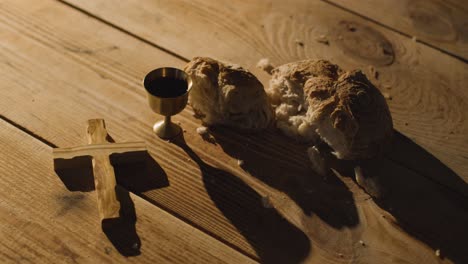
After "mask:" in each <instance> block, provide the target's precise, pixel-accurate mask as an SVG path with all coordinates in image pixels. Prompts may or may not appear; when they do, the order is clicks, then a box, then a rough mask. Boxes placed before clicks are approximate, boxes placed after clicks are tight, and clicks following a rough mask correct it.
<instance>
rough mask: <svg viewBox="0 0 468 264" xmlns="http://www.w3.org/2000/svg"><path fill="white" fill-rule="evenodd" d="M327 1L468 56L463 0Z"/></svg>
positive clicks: (467, 35)
mask: <svg viewBox="0 0 468 264" xmlns="http://www.w3.org/2000/svg"><path fill="white" fill-rule="evenodd" d="M327 1H329V2H331V3H335V4H338V5H339V6H341V7H344V8H346V9H348V10H351V11H353V12H356V13H358V14H360V15H362V16H365V17H368V18H370V19H373V20H374V21H377V22H379V23H382V24H384V25H386V26H389V27H391V28H393V29H395V30H396V31H399V32H402V33H403V34H406V35H409V36H410V37H415V38H416V39H418V40H420V41H424V42H426V43H428V44H430V45H432V46H434V47H436V48H441V49H442V50H444V51H448V52H449V53H453V54H454V55H457V56H459V57H461V58H462V59H464V60H468V34H467V33H468V32H467V26H468V24H467V22H466V17H467V16H468V9H467V6H466V2H465V1H457V0H445V1H442V0H398V1H391V2H389V1H383V0H365V1H346V0H327Z"/></svg>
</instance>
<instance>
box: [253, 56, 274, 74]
mask: <svg viewBox="0 0 468 264" xmlns="http://www.w3.org/2000/svg"><path fill="white" fill-rule="evenodd" d="M257 68H259V69H262V70H264V71H266V72H267V73H269V74H271V71H272V70H273V68H275V67H274V66H273V64H271V62H270V60H269V59H268V58H263V59H260V60H259V61H258V62H257Z"/></svg>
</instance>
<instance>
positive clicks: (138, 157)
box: [54, 140, 169, 257]
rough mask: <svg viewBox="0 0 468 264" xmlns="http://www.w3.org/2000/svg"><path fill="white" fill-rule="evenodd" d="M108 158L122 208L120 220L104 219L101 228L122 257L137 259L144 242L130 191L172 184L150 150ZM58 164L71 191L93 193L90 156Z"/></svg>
mask: <svg viewBox="0 0 468 264" xmlns="http://www.w3.org/2000/svg"><path fill="white" fill-rule="evenodd" d="M109 141H110V142H113V141H112V140H109ZM109 159H110V161H111V164H112V166H113V167H114V172H115V177H116V181H117V186H116V189H115V191H116V195H117V199H118V201H119V202H120V206H121V208H120V212H119V217H118V218H115V219H105V220H103V221H102V223H101V227H102V230H103V232H104V233H105V235H106V236H107V238H108V239H109V241H110V242H111V243H112V244H113V245H114V247H115V248H116V249H117V251H118V252H119V253H120V254H122V255H123V256H126V257H129V256H137V255H139V254H140V247H141V241H140V238H139V236H138V234H137V231H136V226H135V225H136V221H137V217H136V214H135V206H134V204H133V201H132V200H131V198H130V194H129V191H131V192H133V193H135V194H140V193H142V192H145V191H149V190H153V189H157V188H163V187H166V186H169V181H168V179H167V175H166V173H165V172H164V170H163V169H162V168H161V166H159V164H158V163H157V162H156V161H155V160H154V159H153V158H152V157H151V155H150V154H149V153H148V152H147V151H138V152H128V153H122V154H112V155H110V157H109ZM54 162H56V161H54ZM59 163H60V167H58V166H56V170H55V172H56V174H57V175H58V176H59V178H60V179H61V180H62V182H63V183H64V185H65V187H66V188H67V189H68V190H69V191H81V192H89V191H92V190H94V188H95V186H94V176H93V167H92V157H91V156H81V157H76V158H73V159H70V160H67V162H66V163H64V162H63V161H61V162H59ZM64 164H65V165H64Z"/></svg>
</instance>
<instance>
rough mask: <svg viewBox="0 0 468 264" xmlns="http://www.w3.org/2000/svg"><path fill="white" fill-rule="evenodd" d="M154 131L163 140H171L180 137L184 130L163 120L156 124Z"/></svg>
mask: <svg viewBox="0 0 468 264" xmlns="http://www.w3.org/2000/svg"><path fill="white" fill-rule="evenodd" d="M153 131H154V133H156V135H158V137H160V138H162V139H171V138H174V137H176V136H177V135H179V134H180V133H181V132H182V128H180V126H178V125H176V124H174V123H172V122H166V121H165V120H161V121H159V122H156V124H154V126H153Z"/></svg>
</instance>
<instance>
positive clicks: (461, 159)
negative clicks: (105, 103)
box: [67, 0, 468, 194]
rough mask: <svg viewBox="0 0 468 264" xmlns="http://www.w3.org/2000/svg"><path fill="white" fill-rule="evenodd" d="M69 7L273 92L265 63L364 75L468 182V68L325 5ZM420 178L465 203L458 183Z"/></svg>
mask: <svg viewBox="0 0 468 264" xmlns="http://www.w3.org/2000/svg"><path fill="white" fill-rule="evenodd" d="M67 2H69V3H72V4H73V5H76V6H78V7H79V8H82V9H84V10H86V11H87V12H90V13H92V14H93V15H95V16H97V17H99V18H101V19H104V20H106V21H108V22H109V23H112V24H115V25H117V26H118V27H121V28H124V29H126V30H128V31H131V32H132V33H133V34H136V35H138V36H139V37H141V38H144V39H147V40H149V41H151V42H153V43H155V44H157V45H159V46H162V47H165V48H166V49H170V50H172V51H173V52H175V53H177V54H179V55H181V56H184V57H188V58H191V57H194V56H212V57H215V58H218V59H223V60H228V61H232V62H235V63H238V64H241V65H243V66H245V67H248V68H251V69H252V70H253V71H254V72H255V73H257V75H258V76H260V77H261V78H262V80H263V81H264V83H265V84H266V82H265V80H267V78H268V76H265V75H262V73H259V72H258V71H256V70H255V69H254V65H255V64H256V63H257V61H258V60H259V59H261V58H264V57H268V58H270V60H271V61H272V62H273V63H274V64H276V65H278V64H281V63H285V62H290V61H295V60H301V59H305V58H312V59H317V58H324V59H328V60H331V61H332V62H334V63H337V64H339V65H341V66H342V67H344V68H345V69H356V68H358V69H363V70H364V71H365V72H366V74H367V75H368V76H369V77H371V80H372V82H373V83H374V84H376V85H377V86H378V87H379V88H380V89H381V91H382V92H384V93H385V95H386V97H387V98H388V103H389V106H390V110H391V113H392V116H393V120H394V124H395V127H396V128H397V130H398V131H400V132H402V133H403V134H405V135H406V136H408V137H409V138H411V139H412V140H414V141H415V142H416V143H417V144H418V145H420V146H421V147H422V148H424V149H426V150H428V151H429V152H430V153H431V154H432V155H434V156H435V157H436V158H438V159H439V160H440V161H441V162H442V163H444V164H447V166H448V167H449V168H450V169H452V170H453V171H454V173H455V174H456V175H458V176H460V177H461V178H463V179H464V181H465V183H466V182H468V163H467V162H466V159H467V157H468V156H467V152H466V149H468V137H467V136H466V135H468V126H467V125H466V124H468V122H466V120H467V114H466V113H467V109H468V105H467V102H468V90H467V89H465V87H466V83H467V82H468V74H467V72H468V65H467V64H465V63H463V62H461V61H459V60H457V59H454V58H452V57H450V56H447V55H445V54H443V53H440V52H439V51H437V50H435V49H432V48H429V47H427V46H425V45H422V44H421V43H417V42H414V41H412V40H411V39H409V38H407V37H405V36H402V35H400V34H398V33H395V32H394V31H391V30H388V29H387V28H385V27H381V26H378V25H376V24H374V23H371V22H369V21H368V20H365V19H363V18H361V17H358V16H356V15H353V14H350V13H349V12H345V11H343V10H341V9H339V8H336V7H334V6H332V5H330V4H327V3H324V2H320V1H310V0H296V1H293V2H290V1H289V2H284V1H266V2H265V1H248V2H245V1H224V2H222V3H220V2H218V1H216V3H214V2H213V1H177V2H159V1H151V0H131V1H125V3H120V4H119V5H115V4H114V3H113V2H112V1H108V0H99V1H74V0H67ZM186 25H190V26H189V27H187V26H186ZM464 35H466V34H464ZM321 37H325V38H326V39H327V40H328V45H326V44H324V43H323V41H322V42H320V41H318V38H321ZM449 69H450V70H449ZM399 162H400V163H402V164H408V165H410V163H411V161H408V160H400V161H399ZM419 167H421V166H419ZM413 169H420V168H413ZM420 172H421V173H423V174H424V175H426V176H428V177H430V178H432V179H433V180H436V181H437V182H441V183H443V184H445V185H447V186H450V188H452V189H455V190H458V191H460V192H462V193H465V194H466V188H460V184H458V182H457V181H451V179H452V177H445V176H444V175H441V174H439V173H434V172H431V171H430V170H425V171H424V170H423V171H420ZM462 186H463V185H462Z"/></svg>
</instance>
